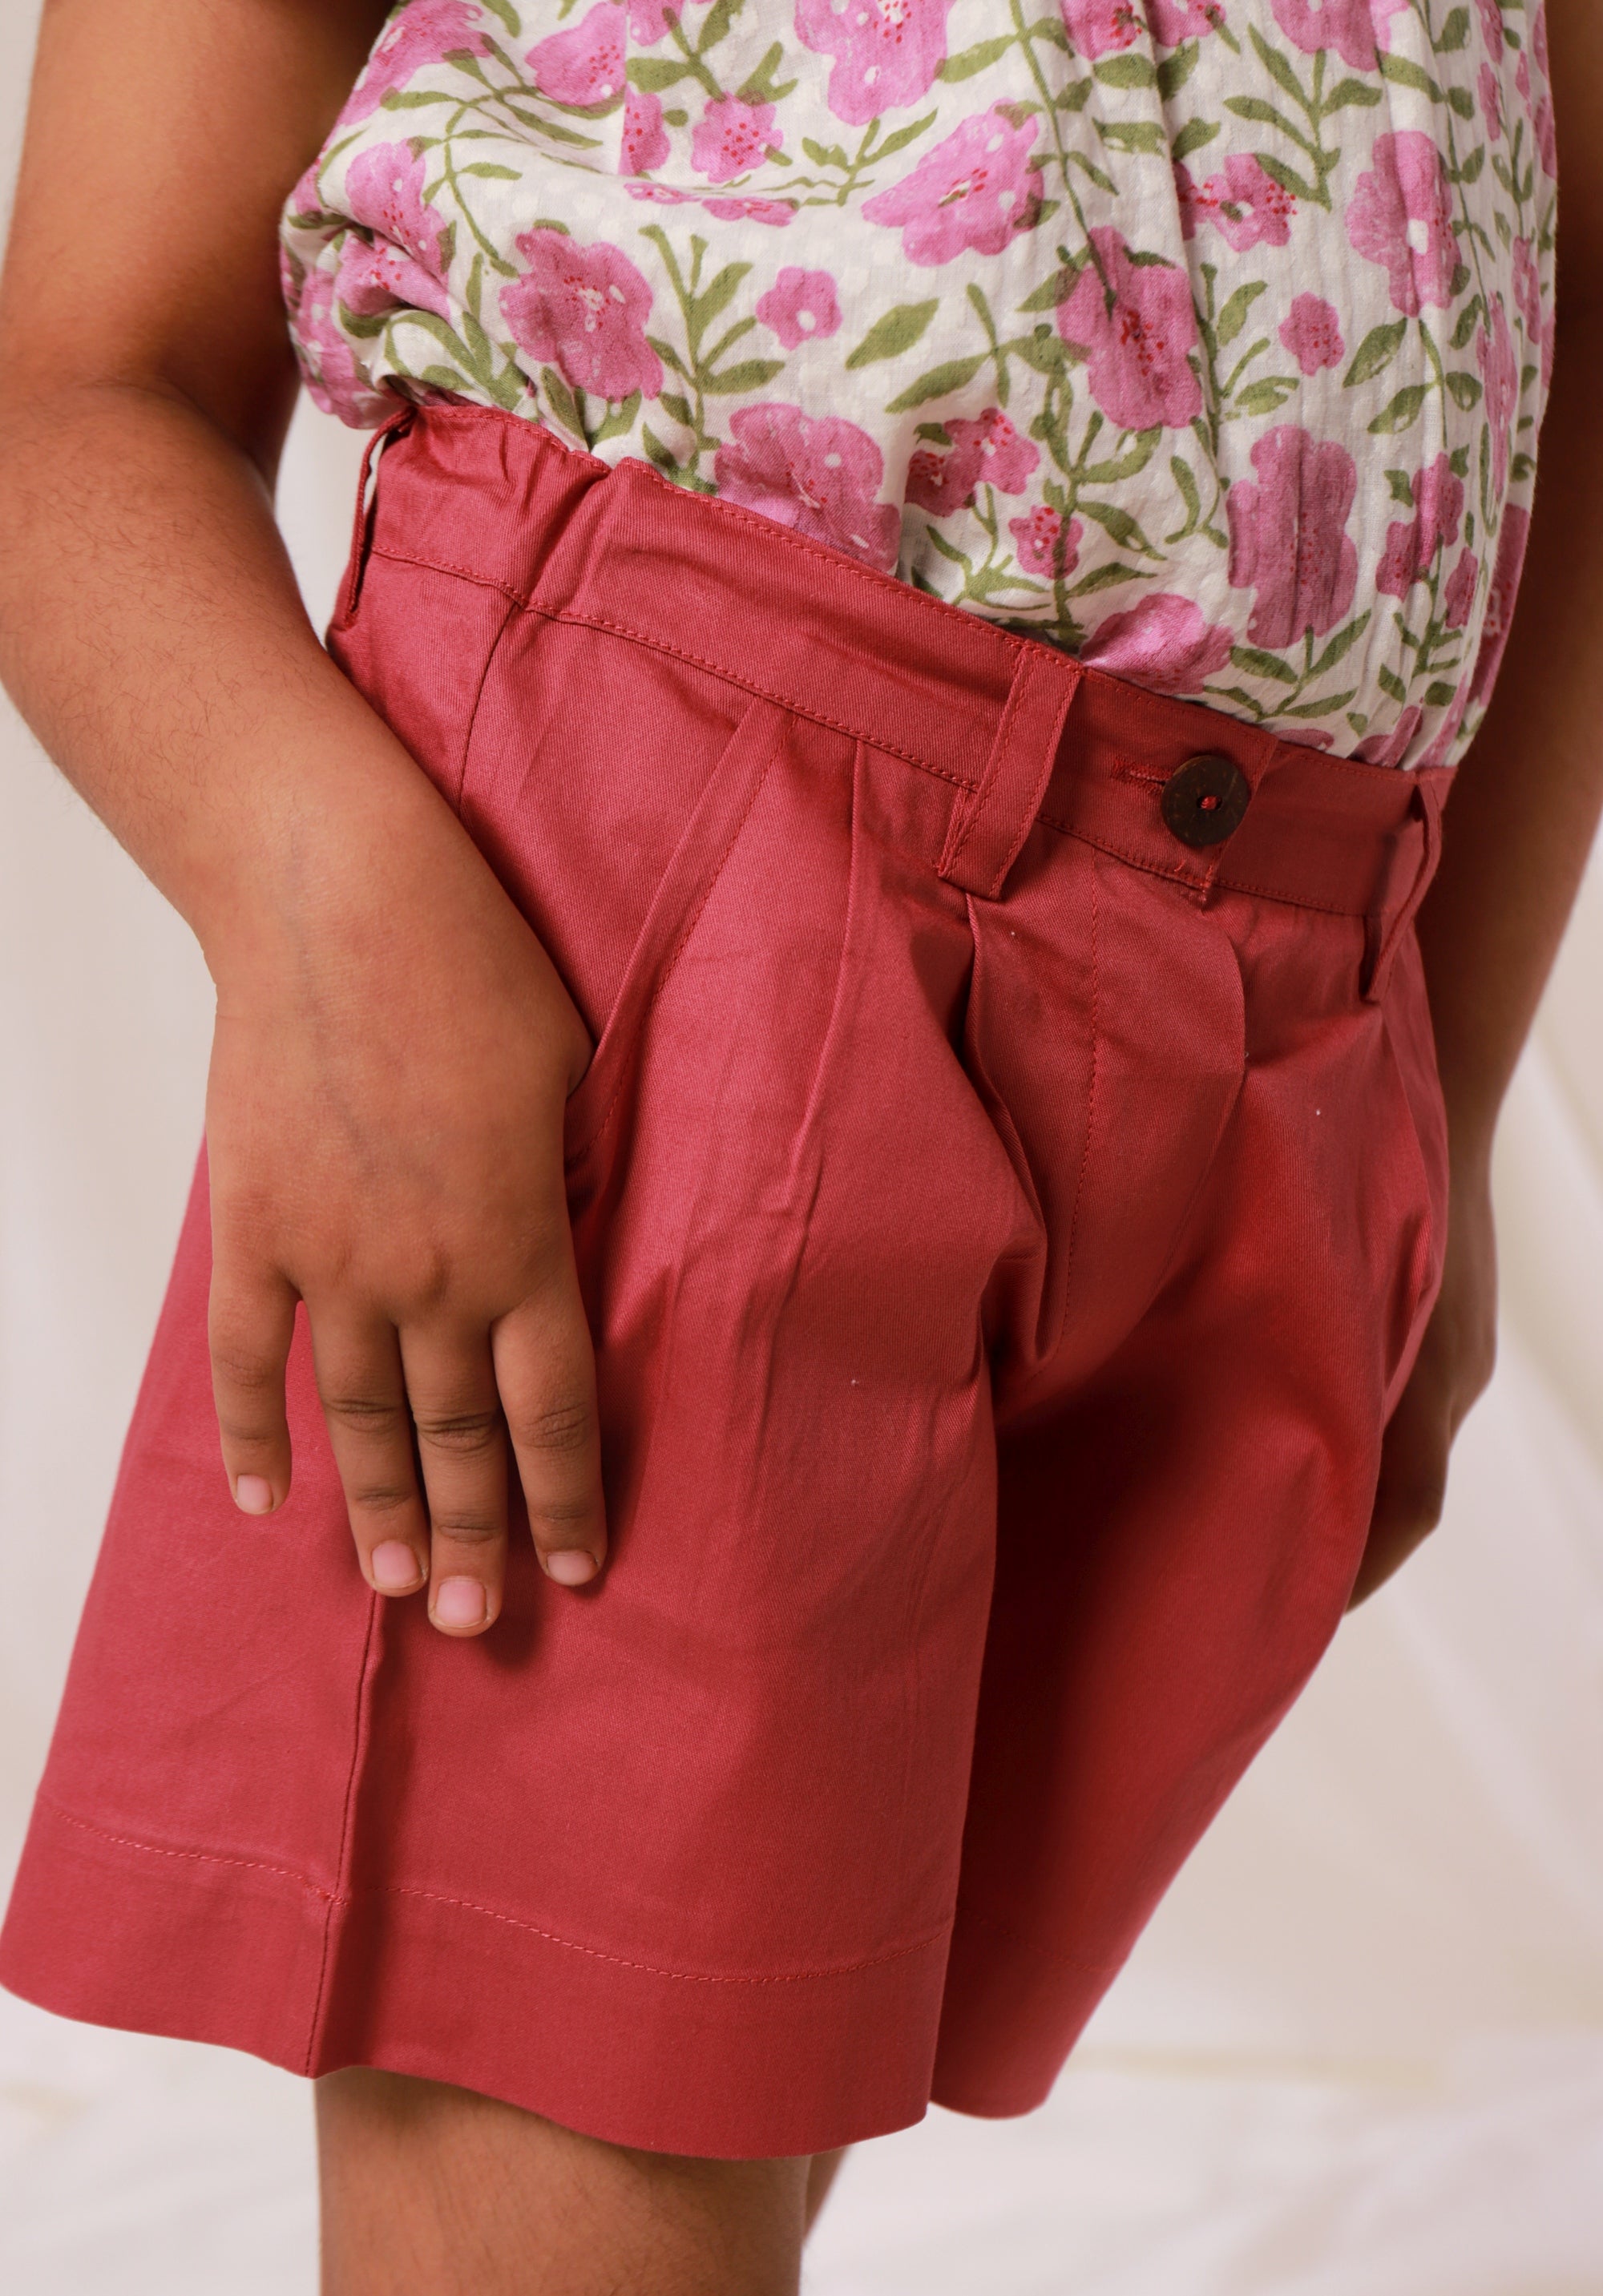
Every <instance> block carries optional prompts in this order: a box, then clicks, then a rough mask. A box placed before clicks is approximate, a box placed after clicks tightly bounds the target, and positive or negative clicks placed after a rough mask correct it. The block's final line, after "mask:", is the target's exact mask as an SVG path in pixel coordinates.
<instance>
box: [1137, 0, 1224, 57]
mask: <svg viewBox="0 0 1603 2296" xmlns="http://www.w3.org/2000/svg"><path fill="white" fill-rule="evenodd" d="M1223 22H1224V10H1223V8H1222V7H1221V5H1220V4H1219V0H1147V23H1148V24H1149V25H1150V27H1151V29H1152V37H1153V38H1154V39H1155V41H1156V42H1157V44H1158V45H1159V46H1160V47H1161V48H1178V47H1179V45H1180V42H1181V41H1182V40H1204V39H1206V37H1207V36H1208V34H1209V33H1210V32H1216V31H1218V29H1219V28H1220V26H1221V24H1222V23H1223Z"/></svg>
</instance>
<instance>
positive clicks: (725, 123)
mask: <svg viewBox="0 0 1603 2296" xmlns="http://www.w3.org/2000/svg"><path fill="white" fill-rule="evenodd" d="M784 141H785V136H784V134H783V132H781V133H779V134H778V135H776V134H775V132H774V107H773V105H772V104H771V103H743V102H741V100H740V98H739V96H737V95H719V96H715V97H714V98H713V99H712V101H711V102H710V103H709V104H708V106H707V109H706V110H705V111H703V114H702V116H701V118H700V119H698V120H697V121H696V124H695V129H694V131H693V133H692V135H691V138H690V163H691V165H692V167H694V168H695V171H696V174H697V175H698V176H706V178H707V180H708V182H709V183H713V184H727V183H729V182H730V181H732V179H733V178H734V177H735V176H745V175H749V174H750V173H751V171H752V168H760V167H761V165H762V162H763V158H764V155H765V154H766V152H767V151H768V149H769V145H770V144H778V143H784Z"/></svg>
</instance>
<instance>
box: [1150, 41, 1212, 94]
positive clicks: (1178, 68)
mask: <svg viewBox="0 0 1603 2296" xmlns="http://www.w3.org/2000/svg"><path fill="white" fill-rule="evenodd" d="M1201 54H1202V42H1201V41H1200V40H1184V41H1182V42H1181V44H1180V46H1179V47H1178V48H1176V49H1175V51H1174V53H1173V54H1172V55H1167V56H1165V57H1164V58H1163V62H1162V63H1161V64H1160V65H1159V66H1158V94H1160V95H1161V96H1162V97H1163V101H1164V102H1165V103H1169V102H1172V101H1173V99H1174V97H1176V96H1177V95H1178V94H1180V90H1181V88H1182V87H1184V86H1185V85H1186V82H1187V81H1188V79H1189V78H1190V77H1191V75H1192V73H1193V72H1194V71H1195V70H1196V65H1197V59H1198V58H1199V57H1200V56H1201Z"/></svg>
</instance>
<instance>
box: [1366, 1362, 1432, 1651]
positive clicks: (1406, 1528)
mask: <svg viewBox="0 0 1603 2296" xmlns="http://www.w3.org/2000/svg"><path fill="white" fill-rule="evenodd" d="M1451 1445H1452V1411H1451V1394H1450V1392H1449V1390H1448V1389H1447V1388H1446V1386H1445V1385H1444V1384H1443V1382H1442V1380H1441V1379H1440V1378H1439V1377H1438V1376H1437V1375H1436V1374H1435V1372H1434V1366H1432V1365H1428V1364H1422V1365H1419V1366H1418V1368H1417V1369H1416V1372H1415V1374H1414V1377H1413V1378H1412V1379H1411V1380H1410V1382H1409V1383H1408V1385H1407V1387H1405V1388H1404V1390H1403V1391H1402V1398H1401V1399H1400V1400H1399V1402H1398V1405H1397V1408H1396V1410H1395V1411H1394V1412H1393V1414H1392V1417H1391V1422H1390V1424H1389V1425H1388V1426H1387V1428H1386V1431H1385V1440H1384V1442H1383V1444H1382V1446H1381V1453H1380V1480H1379V1483H1378V1485H1377V1488H1376V1493H1375V1511H1374V1513H1373V1516H1372V1517H1371V1519H1370V1524H1369V1539H1368V1541H1367V1543H1366V1545H1365V1547H1364V1554H1363V1560H1362V1562H1360V1565H1359V1570H1358V1577H1357V1579H1355V1580H1354V1582H1353V1587H1352V1595H1351V1596H1350V1597H1349V1599H1348V1603H1347V1607H1348V1609H1349V1610H1352V1609H1354V1608H1355V1607H1356V1606H1357V1604H1359V1603H1361V1602H1364V1601H1365V1600H1366V1599H1367V1598H1368V1597H1369V1595H1372V1594H1374V1593H1375V1591H1376V1589H1377V1587H1383V1586H1384V1585H1385V1582H1386V1580H1387V1579H1390V1578H1391V1577H1392V1575H1393V1572H1395V1571H1397V1570H1401V1569H1402V1565H1403V1564H1404V1563H1405V1562H1407V1561H1408V1558H1409V1556H1410V1554H1412V1553H1413V1552H1414V1550H1415V1548H1416V1547H1417V1546H1420V1545H1422V1544H1423V1542H1424V1541H1425V1540H1426V1538H1428V1537H1429V1536H1430V1534H1431V1532H1432V1531H1433V1530H1434V1529H1435V1527H1436V1525H1437V1523H1438V1522H1440V1521H1441V1520H1442V1509H1443V1505H1444V1503H1445V1501H1446V1497H1447V1461H1448V1454H1449V1452H1450V1450H1451Z"/></svg>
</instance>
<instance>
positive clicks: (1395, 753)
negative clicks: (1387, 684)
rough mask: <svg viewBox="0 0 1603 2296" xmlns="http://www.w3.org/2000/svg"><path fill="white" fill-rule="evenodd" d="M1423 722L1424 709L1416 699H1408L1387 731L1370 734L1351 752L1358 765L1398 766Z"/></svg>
mask: <svg viewBox="0 0 1603 2296" xmlns="http://www.w3.org/2000/svg"><path fill="white" fill-rule="evenodd" d="M1424 723H1425V712H1424V710H1423V709H1420V707H1419V705H1418V702H1417V701H1410V703H1409V706H1408V708H1407V709H1405V710H1404V711H1403V713H1402V717H1399V719H1398V720H1397V723H1396V724H1395V726H1393V727H1392V729H1391V731H1390V732H1389V733H1385V734H1370V736H1369V740H1368V741H1367V742H1360V743H1359V745H1358V747H1357V749H1356V750H1353V752H1352V754H1353V756H1354V757H1355V758H1357V759H1358V760H1359V762H1360V765H1365V766H1400V765H1401V764H1402V761H1403V759H1404V758H1406V757H1407V755H1408V753H1409V747H1410V743H1411V742H1413V741H1414V740H1415V739H1416V737H1417V736H1418V732H1419V728H1420V726H1423V725H1424Z"/></svg>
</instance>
